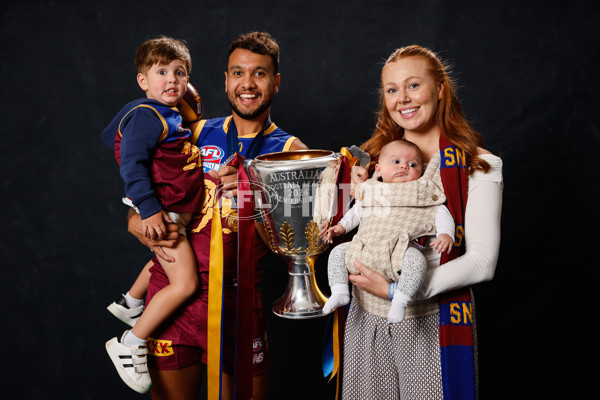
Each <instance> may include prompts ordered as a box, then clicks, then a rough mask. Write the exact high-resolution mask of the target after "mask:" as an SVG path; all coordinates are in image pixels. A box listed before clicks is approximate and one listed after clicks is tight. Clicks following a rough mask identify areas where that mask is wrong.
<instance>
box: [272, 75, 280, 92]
mask: <svg viewBox="0 0 600 400" xmlns="http://www.w3.org/2000/svg"><path fill="white" fill-rule="evenodd" d="M280 83H281V74H277V75H275V89H273V93H278V92H279V84H280Z"/></svg>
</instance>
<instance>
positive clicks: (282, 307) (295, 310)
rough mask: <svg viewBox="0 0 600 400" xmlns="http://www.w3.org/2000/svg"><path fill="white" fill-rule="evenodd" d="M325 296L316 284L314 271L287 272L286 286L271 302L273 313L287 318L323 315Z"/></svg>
mask: <svg viewBox="0 0 600 400" xmlns="http://www.w3.org/2000/svg"><path fill="white" fill-rule="evenodd" d="M326 301H327V297H325V296H324V295H323V293H321V291H320V290H319V288H318V287H317V286H316V282H315V277H314V273H313V272H310V273H300V274H292V273H290V274H289V280H288V287H287V289H286V291H285V293H284V294H283V296H281V298H280V299H279V300H277V301H276V302H275V303H274V304H273V313H274V314H275V315H277V316H279V317H282V318H288V319H309V318H318V317H323V316H325V315H327V314H325V313H323V306H324V305H325V302H326Z"/></svg>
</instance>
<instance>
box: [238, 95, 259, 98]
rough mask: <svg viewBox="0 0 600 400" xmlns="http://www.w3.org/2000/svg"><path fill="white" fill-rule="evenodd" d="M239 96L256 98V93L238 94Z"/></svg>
mask: <svg viewBox="0 0 600 400" xmlns="http://www.w3.org/2000/svg"><path fill="white" fill-rule="evenodd" d="M240 97H241V98H242V99H254V98H256V95H255V94H240Z"/></svg>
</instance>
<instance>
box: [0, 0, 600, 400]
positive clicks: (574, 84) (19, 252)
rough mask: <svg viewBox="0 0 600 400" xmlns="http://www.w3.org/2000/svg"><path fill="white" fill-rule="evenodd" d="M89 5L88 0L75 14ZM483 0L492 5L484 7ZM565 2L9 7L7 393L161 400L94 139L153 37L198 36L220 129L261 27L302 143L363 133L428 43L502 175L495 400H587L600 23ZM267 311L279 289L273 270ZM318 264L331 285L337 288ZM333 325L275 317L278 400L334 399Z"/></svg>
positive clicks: (135, 253)
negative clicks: (413, 54) (241, 51)
mask: <svg viewBox="0 0 600 400" xmlns="http://www.w3.org/2000/svg"><path fill="white" fill-rule="evenodd" d="M82 3H83V2H82ZM484 4H485V5H484ZM594 4H595V2H592V1H590V2H583V1H577V0H576V1H570V2H557V1H529V2H527V1H520V2H510V1H497V2H490V4H487V2H469V1H447V2H446V1H439V0H423V1H404V0H392V1H389V0H371V1H360V0H347V1H343V2H341V1H340V2H334V1H323V0H320V1H313V0H304V1H273V0H271V1H263V0H255V1H252V2H244V1H223V2H221V1H195V2H181V1H174V2H161V1H146V2H139V3H137V2H130V1H120V2H112V1H104V2H85V4H79V2H68V1H64V2H59V1H49V0H44V1H37V2H33V1H27V0H22V1H15V2H11V3H10V4H8V5H4V6H3V7H2V10H1V11H0V16H1V17H0V32H1V34H2V41H1V42H0V54H1V57H2V61H1V63H0V65H1V73H0V83H1V84H0V89H1V96H2V100H1V107H0V120H1V121H2V123H1V127H0V129H1V135H2V136H1V140H2V145H0V148H1V150H0V171H1V178H0V179H1V187H2V194H1V197H0V204H1V205H2V207H1V210H2V211H3V215H2V216H1V217H0V219H1V220H2V230H1V236H0V254H1V258H0V260H1V261H0V263H1V264H0V265H1V268H2V269H1V271H2V275H1V277H2V283H3V290H2V291H1V292H0V300H1V302H0V305H1V307H2V314H1V315H2V317H1V321H2V322H1V323H2V329H1V336H0V338H1V340H2V344H3V346H2V347H3V351H2V356H3V357H2V362H1V364H0V365H1V366H0V368H1V373H0V379H1V381H0V382H1V383H2V385H1V388H0V393H3V394H2V397H3V398H20V399H34V398H35V399H45V398H47V399H116V398H119V399H121V398H122V399H126V398H131V399H133V398H142V397H143V398H149V396H140V395H137V394H136V393H134V392H133V391H131V390H129V389H128V388H126V387H125V385H124V384H123V383H122V382H121V381H120V379H119V378H118V376H117V374H116V373H115V371H114V370H113V367H112V365H111V363H110V361H109V359H108V357H107V356H106V354H105V350H104V342H105V341H106V340H108V339H109V338H110V337H112V336H115V335H117V334H118V333H120V332H122V330H123V329H124V326H123V325H122V324H120V323H119V322H118V321H117V320H115V319H114V318H113V317H112V316H110V314H108V312H107V311H106V310H105V307H106V305H107V304H108V303H109V302H110V301H112V300H113V298H114V297H115V295H117V294H119V293H121V292H122V291H123V290H125V289H126V288H127V287H128V285H129V284H130V283H131V282H132V280H133V278H134V277H135V276H136V274H137V272H138V271H139V269H140V268H141V266H142V265H143V263H144V262H145V261H146V260H147V259H148V257H149V256H150V254H149V252H148V251H147V250H146V249H144V248H142V246H140V245H139V244H138V243H137V242H136V241H135V239H133V238H132V237H130V236H129V234H128V233H127V232H126V228H125V212H126V210H125V208H124V206H122V205H120V204H119V196H120V194H121V191H122V185H121V182H120V179H119V178H118V172H117V168H116V165H115V162H114V159H113V156H112V154H111V152H110V151H109V150H108V149H107V148H106V147H105V146H104V145H103V144H102V143H101V141H100V136H99V135H100V131H101V130H102V129H103V127H104V126H105V125H106V124H107V123H108V121H109V120H110V119H111V118H112V117H113V115H114V114H115V112H116V111H118V109H119V108H120V107H121V106H122V105H123V104H124V103H125V102H127V101H129V100H130V99H133V98H135V97H137V96H139V95H140V94H141V92H140V90H139V88H138V87H137V84H136V81H135V70H134V67H133V61H132V59H133V54H134V51H135V48H136V46H137V45H138V44H139V43H141V42H142V41H143V40H145V39H147V38H150V37H154V36H157V35H159V34H166V35H170V36H173V37H176V38H182V39H185V40H186V41H187V43H188V45H189V47H190V49H191V52H192V57H193V61H194V65H193V71H192V78H191V79H192V82H193V84H194V85H195V86H196V87H197V88H198V89H199V91H200V92H201V94H202V97H203V99H204V102H205V105H206V113H205V116H207V117H216V116H222V115H225V114H227V113H228V105H227V102H226V99H225V94H224V90H223V89H224V79H223V78H224V76H223V71H224V69H225V55H226V53H225V52H226V48H227V46H228V44H229V42H230V41H231V40H232V39H233V38H235V37H236V36H237V35H238V34H240V33H243V32H246V31H250V30H267V31H269V32H271V33H272V34H273V35H274V36H275V37H276V38H277V39H278V40H279V42H280V45H281V48H282V53H281V71H280V72H281V74H282V79H281V90H280V93H279V94H278V95H276V98H275V102H274V105H273V110H272V116H273V119H274V121H275V122H277V124H278V125H279V126H281V127H283V128H284V129H285V130H287V131H289V132H291V133H293V134H295V135H297V136H299V137H300V138H301V139H302V140H303V141H304V142H305V143H306V144H307V145H308V146H309V147H313V148H326V149H332V150H337V149H339V148H340V147H341V146H348V145H351V144H360V143H361V142H362V141H363V140H365V139H366V138H367V137H368V135H369V134H370V132H371V130H372V128H373V125H374V121H375V116H374V112H375V111H376V109H377V106H378V99H377V87H378V79H379V73H380V68H381V63H382V62H383V60H384V59H385V58H386V57H387V55H389V54H390V53H391V52H392V51H393V50H394V49H395V48H397V47H400V46H403V45H407V44H412V43H418V44H421V45H424V46H428V47H431V48H433V49H434V50H436V51H438V52H439V53H440V54H441V56H442V57H443V58H445V59H447V60H449V61H451V62H452V63H453V64H454V66H455V68H454V71H455V75H456V77H457V78H458V81H459V84H460V88H459V96H460V97H461V99H462V102H463V106H464V108H465V110H466V114H467V116H468V117H469V119H470V121H471V122H472V123H473V125H474V126H475V128H476V129H478V130H479V131H480V132H482V134H483V136H484V138H485V140H486V143H487V146H488V148H489V149H490V150H491V151H492V152H494V153H495V154H498V155H500V156H501V157H502V158H503V160H504V178H505V190H504V209H503V224H502V227H503V236H502V248H501V255H500V260H499V264H498V268H497V273H496V277H495V279H494V280H493V281H492V282H489V283H484V284H480V285H478V286H476V287H475V292H476V297H477V300H478V301H477V311H478V322H479V326H478V327H479V338H480V343H479V345H480V375H481V382H480V383H481V385H480V394H481V398H482V399H506V398H534V397H535V398H538V397H540V395H539V393H540V392H541V391H546V390H549V391H551V393H552V395H551V396H550V397H551V398H560V397H567V398H589V397H591V395H590V393H593V392H594V391H595V390H592V389H593V388H594V383H595V378H596V376H597V374H598V372H600V368H598V363H597V346H596V340H594V339H595V337H596V336H597V333H596V331H597V328H598V322H597V317H598V311H597V306H598V304H597V302H596V296H595V290H594V289H595V285H594V280H595V277H596V276H597V274H596V273H595V270H596V269H597V268H598V267H597V265H598V262H597V261H596V260H595V258H596V254H597V251H596V250H597V244H596V240H595V232H594V228H595V225H597V223H598V221H599V220H600V219H599V218H598V217H599V215H598V211H597V208H595V207H594V206H595V204H594V203H595V202H596V200H597V198H598V192H599V191H598V188H597V186H596V182H595V179H594V178H596V174H595V173H596V172H597V171H598V167H597V165H596V162H597V159H598V150H597V149H598V145H599V141H600V140H599V137H600V131H599V126H600V124H599V117H598V112H597V110H598V106H599V105H600V104H599V101H598V97H599V95H600V90H599V85H598V74H597V71H598V58H599V57H598V55H599V50H600V44H599V37H598V33H597V30H596V27H595V23H597V22H598V21H599V20H600V18H599V12H598V7H596V6H595V5H594ZM270 261H271V262H270V263H269V265H268V266H267V268H266V271H267V272H266V278H265V285H264V286H265V288H264V289H265V293H264V297H265V302H266V303H267V304H271V303H272V302H273V301H274V300H275V299H276V298H277V297H278V295H280V294H281V292H282V290H283V287H284V285H285V271H284V269H283V267H281V264H280V263H279V261H278V260H277V259H276V257H274V256H273V257H271V259H270ZM322 261H323V260H321V262H320V265H319V266H318V268H320V271H321V273H320V275H319V279H320V281H321V282H322V285H321V286H322V287H324V288H326V287H327V286H326V281H324V280H323V279H324V278H323V273H322V271H323V268H324V265H323V262H322ZM324 323H325V322H324V319H318V320H310V321H288V320H283V319H280V318H276V317H274V316H272V315H271V314H269V335H270V336H269V337H270V346H271V352H272V369H271V370H272V372H271V377H272V379H271V382H272V385H271V386H272V388H271V389H272V390H271V393H272V398H273V399H300V398H312V399H315V400H316V399H332V398H333V397H332V396H333V393H334V386H333V384H331V383H327V381H326V380H325V379H323V378H322V376H321V375H320V359H319V355H320V345H321V338H322V334H323V327H324Z"/></svg>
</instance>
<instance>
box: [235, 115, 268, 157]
mask: <svg viewBox="0 0 600 400" xmlns="http://www.w3.org/2000/svg"><path fill="white" fill-rule="evenodd" d="M270 126H271V117H270V116H269V117H267V120H266V121H265V126H264V127H263V129H262V130H261V131H260V132H259V133H258V134H257V135H256V136H254V139H252V142H251V143H250V146H249V147H248V151H246V154H245V155H244V157H245V158H250V159H252V158H255V157H256V156H257V155H258V153H259V151H260V149H261V148H262V145H263V143H264V142H265V137H264V133H265V131H266V130H267V128H269V127H270ZM237 149H238V134H237V127H236V126H235V121H234V120H233V117H231V122H230V123H229V129H228V130H227V158H226V159H227V160H228V159H229V157H231V156H232V155H233V154H235V153H236V152H237Z"/></svg>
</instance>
